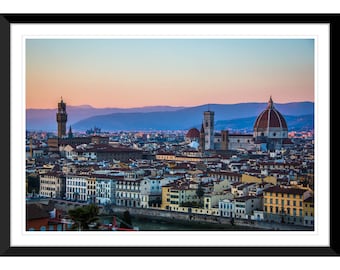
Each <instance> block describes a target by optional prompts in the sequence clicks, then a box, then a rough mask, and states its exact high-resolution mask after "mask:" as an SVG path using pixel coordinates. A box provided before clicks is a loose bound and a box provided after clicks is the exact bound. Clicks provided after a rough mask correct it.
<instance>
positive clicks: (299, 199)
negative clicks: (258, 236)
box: [263, 186, 311, 225]
mask: <svg viewBox="0 0 340 270" xmlns="http://www.w3.org/2000/svg"><path fill="white" fill-rule="evenodd" d="M310 193H311V192H310V190H308V189H305V188H296V187H286V186H273V187H269V188H267V189H265V190H263V198H264V218H265V220H267V221H275V222H278V223H293V224H299V225H303V224H304V208H303V205H304V198H306V197H308V196H309V194H310Z"/></svg>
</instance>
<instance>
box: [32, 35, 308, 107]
mask: <svg viewBox="0 0 340 270" xmlns="http://www.w3.org/2000/svg"><path fill="white" fill-rule="evenodd" d="M270 95H272V97H273V100H274V102H276V103H285V102H294V101H314V41H313V40H312V39H27V40H26V107H27V108H55V107H56V106H57V103H58V102H59V101H60V97H61V96H62V97H63V100H64V101H65V102H66V103H67V105H74V106H76V105H85V104H88V105H91V106H93V107H97V108H101V107H120V108H130V107H142V106H153V105H170V106H196V105H202V104H207V103H219V104H233V103H242V102H267V101H268V99H269V96H270Z"/></svg>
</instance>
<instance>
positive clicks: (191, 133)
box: [186, 128, 200, 138]
mask: <svg viewBox="0 0 340 270" xmlns="http://www.w3.org/2000/svg"><path fill="white" fill-rule="evenodd" d="M186 137H187V138H199V137H200V132H199V131H198V129H197V128H191V129H190V130H189V131H188V133H187V135H186Z"/></svg>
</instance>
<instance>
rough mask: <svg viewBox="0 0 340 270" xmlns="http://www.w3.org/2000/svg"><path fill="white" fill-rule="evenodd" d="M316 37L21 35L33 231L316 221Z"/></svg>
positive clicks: (275, 227)
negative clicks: (22, 38)
mask: <svg viewBox="0 0 340 270" xmlns="http://www.w3.org/2000/svg"><path fill="white" fill-rule="evenodd" d="M314 43H315V42H314V39H306V38H260V39H251V38H209V39H204V38H197V39H196V38H195V39H193V38H140V39H136V38H126V39H122V38H92V39H91V38H88V39H86V38H43V39H42V38H30V39H26V41H25V72H26V73H25V75H26V78H25V95H26V125H25V131H26V136H25V147H26V148H25V151H26V155H25V162H26V166H25V169H26V174H25V175H26V179H25V181H26V182H25V193H26V194H25V196H26V198H25V202H26V208H25V209H26V210H25V211H26V213H25V215H26V224H25V228H26V231H112V233H116V232H117V231H128V232H130V231H131V232H132V233H134V232H136V231H314V229H315V215H314V213H315V211H314V198H315V195H314V191H315V179H314V155H315V137H314V134H315V132H314V119H315V118H314V111H315V109H314V107H315V101H314V96H315V93H314V91H315V80H314V77H315V56H314V50H315V48H314V46H315V44H314Z"/></svg>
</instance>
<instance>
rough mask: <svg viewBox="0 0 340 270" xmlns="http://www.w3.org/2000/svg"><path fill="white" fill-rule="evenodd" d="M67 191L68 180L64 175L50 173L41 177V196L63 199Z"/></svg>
mask: <svg viewBox="0 0 340 270" xmlns="http://www.w3.org/2000/svg"><path fill="white" fill-rule="evenodd" d="M65 191H66V178H65V176H64V175H63V174H60V173H55V172H48V173H46V174H42V175H40V191H39V194H40V195H41V196H45V197H50V198H63V197H65Z"/></svg>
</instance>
